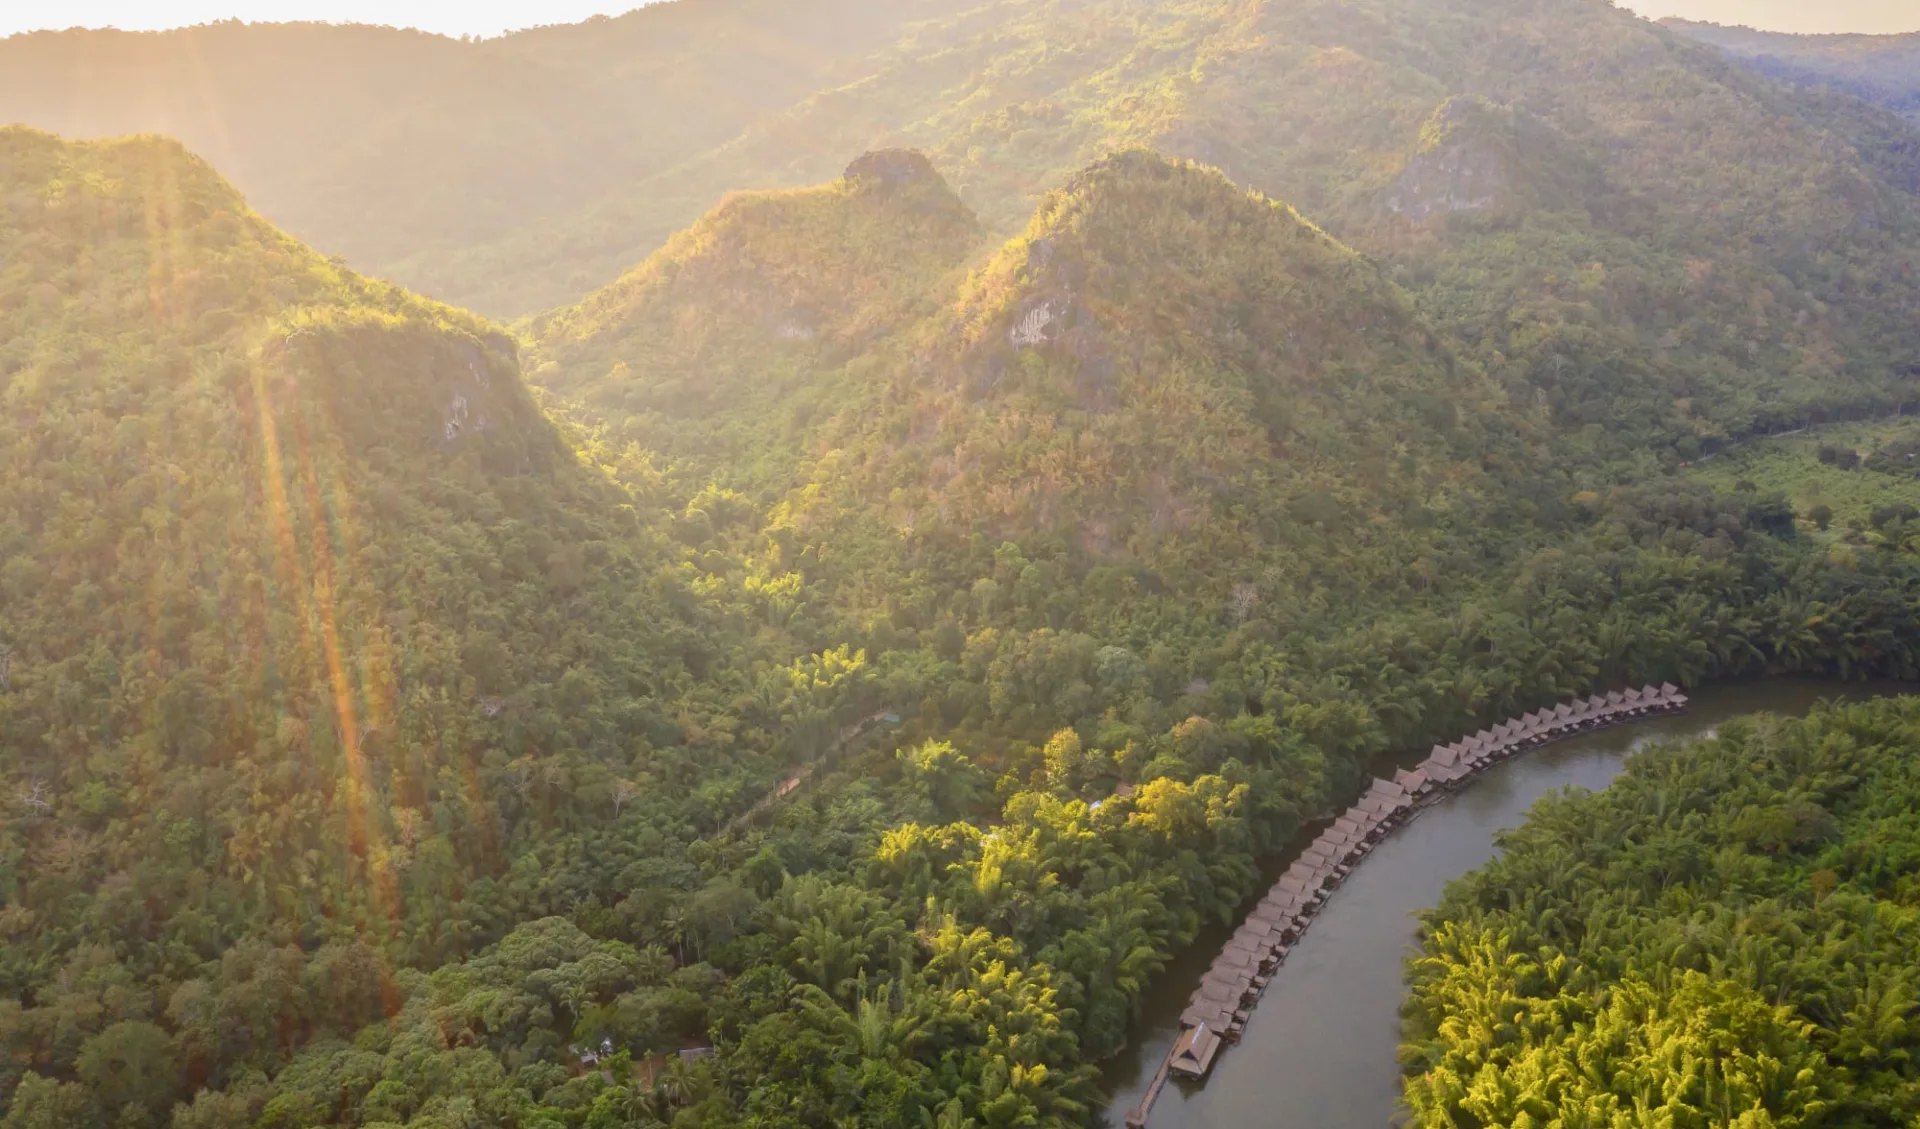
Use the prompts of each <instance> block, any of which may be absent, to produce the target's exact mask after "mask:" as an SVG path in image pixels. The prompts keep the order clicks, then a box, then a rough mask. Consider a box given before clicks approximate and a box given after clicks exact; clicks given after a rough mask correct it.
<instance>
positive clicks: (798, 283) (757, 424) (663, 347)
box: [530, 151, 982, 485]
mask: <svg viewBox="0 0 1920 1129" xmlns="http://www.w3.org/2000/svg"><path fill="white" fill-rule="evenodd" d="M981 240H982V233H981V231H980V228H979V224H978V222H977V221H976V220H975V219H974V217H973V214H972V213H971V212H969V211H968V210H967V209H966V207H965V206H964V205H963V204H961V203H960V201H959V200H958V199H957V198H956V197H955V196H954V195H953V193H952V191H951V190H950V189H948V187H947V185H946V183H945V182H944V181H943V180H941V179H940V176H939V174H938V173H936V172H934V171H933V169H932V168H931V167H930V166H929V165H928V164H927V161H926V158H925V157H923V156H921V155H920V154H918V153H909V152H900V151H883V152H878V153H870V154H867V155H866V156H865V157H862V158H861V159H859V160H857V161H855V162H854V163H853V164H852V165H851V166H849V167H848V169H847V171H846V174H845V175H844V176H842V177H841V178H840V179H839V180H837V181H835V182H833V183H832V184H828V185H825V186H822V187H818V188H812V189H797V190H790V191H786V192H766V193H742V194H738V195H735V196H732V197H730V198H728V200H727V201H726V202H725V203H723V204H722V205H721V206H720V207H719V208H718V209H716V210H715V211H714V212H713V213H712V214H711V215H709V216H707V217H706V218H705V219H703V220H702V221H701V222H699V223H697V224H695V225H694V226H693V227H691V228H689V229H688V230H687V231H685V232H682V233H681V234H680V235H678V236H675V237H674V239H673V240H672V241H671V242H669V243H668V245H667V246H666V247H664V248H662V249H661V250H660V251H658V252H656V253H655V254H654V255H652V256H651V257H649V258H648V259H647V261H646V262H644V263H642V264H641V265H640V266H639V267H637V268H635V269H634V270H633V271H631V272H629V273H628V274H627V275H626V276H625V277H623V278H621V279H620V280H619V281H618V282H615V283H614V284H613V285H611V286H609V287H607V288H605V289H603V290H600V291H598V292H596V293H595V294H593V295H592V296H590V297H588V298H587V299H586V300H585V301H584V302H582V303H581V304H579V305H578V306H574V307H570V308H568V309H564V310H560V311H556V312H555V313H553V314H551V315H548V316H546V317H543V318H540V319H537V320H535V321H534V322H533V323H532V325H531V327H530V328H531V333H532V336H533V340H534V342H535V351H534V355H533V357H532V358H531V360H530V363H531V365H532V367H533V370H534V373H535V377H536V379H538V380H540V381H541V382H542V383H543V384H545V385H546V386H547V387H548V388H550V389H552V390H554V391H555V392H557V393H560V394H561V395H563V396H566V397H568V398H569V399H573V400H577V401H579V402H581V403H583V404H585V405H587V406H588V407H590V408H592V409H593V410H594V411H596V412H598V413H600V414H601V415H602V416H604V417H608V418H612V419H616V420H618V421H619V426H618V427H617V428H616V429H615V434H616V435H617V437H618V439H619V440H620V441H624V442H633V443H638V444H639V445H640V446H641V447H643V448H645V449H646V450H648V451H649V452H653V453H655V454H657V455H659V456H661V457H664V458H665V459H666V460H668V462H669V464H670V467H672V468H676V469H677V470H678V471H679V472H680V474H681V476H682V477H689V478H691V479H694V480H697V481H698V482H700V483H704V482H705V481H707V480H708V479H711V478H714V477H720V478H723V479H724V480H726V481H727V482H728V483H729V484H730V485H754V484H760V485H768V484H775V485H784V484H786V483H788V482H790V481H791V478H792V475H793V474H794V473H795V470H794V467H793V463H792V455H793V450H794V439H795V438H796V437H797V436H798V435H799V434H801V433H803V432H804V431H805V430H806V427H807V423H808V421H809V420H811V419H812V418H813V417H814V416H815V415H819V416H820V417H821V418H825V417H826V416H827V415H831V414H832V413H834V412H836V411H840V410H843V409H846V408H847V405H846V404H845V403H844V401H845V399H846V398H847V397H848V396H854V397H855V398H856V399H857V390H850V389H846V388H842V387H840V385H839V384H838V382H835V381H831V380H828V379H827V374H828V373H829V372H832V371H834V370H836V369H838V368H839V367H840V366H842V365H844V364H845V363H846V362H847V361H849V360H850V359H852V358H854V357H856V356H858V355H860V354H861V353H863V352H864V351H866V350H868V349H870V348H872V347H873V346H874V345H875V344H876V343H877V342H879V341H880V340H881V339H883V338H885V337H887V336H888V335H890V334H892V333H895V332H898V331H899V330H900V329H901V328H902V327H903V326H906V325H908V324H911V323H912V322H914V321H915V320H917V319H919V318H921V317H924V316H926V315H927V314H928V313H929V312H930V311H931V310H932V309H933V308H935V307H936V305H937V303H938V301H939V298H940V297H941V296H942V294H941V288H942V287H943V286H944V287H949V288H950V287H951V286H952V285H953V284H954V282H955V281H956V279H955V278H954V277H950V276H953V275H954V274H955V272H956V271H957V270H958V268H959V266H960V264H961V263H962V262H963V261H965V259H966V257H967V255H968V254H969V253H971V252H972V251H974V250H975V249H976V248H977V247H978V246H979V245H980V243H981ZM783 452H784V453H786V454H787V456H788V458H786V459H785V460H779V459H777V458H776V457H775V456H778V455H780V454H781V453H783ZM776 468H777V469H776Z"/></svg>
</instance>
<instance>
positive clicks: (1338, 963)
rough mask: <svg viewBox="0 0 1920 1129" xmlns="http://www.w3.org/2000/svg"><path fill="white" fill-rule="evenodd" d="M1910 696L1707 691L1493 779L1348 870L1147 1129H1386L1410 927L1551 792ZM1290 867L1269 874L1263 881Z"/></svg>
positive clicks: (1806, 684) (1162, 1008) (1156, 992)
mask: <svg viewBox="0 0 1920 1129" xmlns="http://www.w3.org/2000/svg"><path fill="white" fill-rule="evenodd" d="M1915 689H1916V687H1914V686H1912V685H1906V684H1884V683H1881V684H1868V685H1862V684H1851V685H1847V684H1841V683H1833V682H1824V681H1816V680H1799V679H1782V680H1775V681H1769V682H1761V683H1750V684H1744V685H1731V686H1717V687H1706V688H1703V689H1700V690H1697V691H1689V694H1690V696H1691V698H1692V707H1691V708H1690V709H1689V710H1688V711H1687V712H1686V713H1684V714H1680V715H1678V716H1672V717H1659V718H1652V719H1648V720H1646V721H1641V722H1636V723H1633V724H1629V725H1622V726H1619V727H1617V728H1614V729H1607V730H1603V731H1601V732H1598V733H1589V734H1584V735H1582V736H1578V737H1571V738H1568V739H1567V740H1565V741H1561V742H1559V743H1558V744H1554V745H1550V746H1548V747H1546V748H1544V749H1541V750H1539V751H1537V752H1533V753H1528V754H1525V755H1523V756H1521V757H1518V758H1516V759H1514V760H1510V761H1505V762H1503V763H1501V764H1498V765H1496V766H1494V767H1493V768H1491V769H1489V770H1488V771H1487V772H1485V773H1483V774H1481V775H1480V777H1479V778H1478V779H1477V780H1475V781H1474V782H1473V783H1472V784H1470V785H1468V786H1467V787H1466V788H1464V789H1463V790H1461V791H1459V792H1456V793H1453V794H1452V795H1449V796H1446V797H1444V798H1443V799H1441V800H1440V801H1439V802H1437V803H1435V804H1434V805H1433V806H1432V807H1430V808H1428V809H1427V810H1426V811H1425V812H1423V813H1422V814H1421V815H1420V817H1419V818H1418V819H1416V820H1414V821H1413V822H1412V823H1410V824H1408V825H1407V826H1406V827H1403V828H1401V829H1400V830H1399V831H1398V832H1396V833H1395V834H1394V835H1393V836H1392V837H1391V838H1389V839H1388V840H1387V841H1386V842H1384V843H1382V844H1381V845H1380V846H1379V847H1378V848H1377V849H1375V850H1374V852H1373V853H1372V854H1371V855H1369V856H1368V857H1367V859H1366V861H1365V862H1363V863H1362V864H1361V865H1360V866H1359V867H1357V868H1356V869H1355V870H1354V872H1353V874H1352V875H1351V876H1350V877H1348V878H1347V880H1346V882H1345V883H1344V884H1343V885H1342V886H1341V887H1340V889H1339V890H1337V891H1335V892H1334V894H1333V896H1332V897H1331V898H1330V899H1329V900H1328V902H1327V904H1326V906H1325V907H1323V908H1322V909H1321V910H1320V913H1319V915H1318V916H1317V917H1315V918H1314V921H1313V926H1312V928H1310V929H1308V930H1307V934H1306V937H1305V938H1304V939H1302V940H1301V941H1300V943H1299V944H1296V945H1295V946H1294V947H1293V951H1292V953H1291V954H1290V955H1289V956H1288V957H1287V962H1286V964H1285V965H1283V966H1282V967H1281V969H1280V971H1279V973H1278V974H1276V975H1275V976H1274V978H1273V983H1272V984H1270V985H1269V986H1268V987H1267V990H1266V992H1265V993H1264V994H1263V995H1262V996H1261V998H1260V1003H1259V1006H1258V1007H1256V1008H1255V1009H1254V1011H1253V1018H1252V1019H1251V1021H1249V1022H1248V1024H1247V1030H1246V1034H1245V1036H1244V1037H1243V1038H1242V1039H1241V1041H1240V1043H1239V1044H1238V1045H1236V1046H1231V1047H1228V1048H1226V1049H1225V1050H1223V1051H1222V1052H1221V1055H1220V1057H1219V1059H1218V1060H1217V1061H1216V1062H1215V1063H1214V1067H1213V1072H1212V1074H1211V1075H1210V1076H1209V1077H1208V1078H1207V1080H1206V1081H1204V1082H1200V1083H1190V1082H1184V1081H1180V1080H1178V1079H1175V1080H1171V1081H1169V1082H1168V1084H1167V1087H1166V1089H1165V1090H1164V1091H1163V1092H1162V1093H1161V1095H1160V1100H1159V1101H1158V1102H1157V1103H1156V1104H1155V1106H1154V1109H1153V1116H1152V1117H1151V1118H1150V1119H1149V1120H1148V1122H1147V1127H1148V1129H1246V1127H1248V1126H1258V1127H1259V1129H1385V1127H1386V1126H1388V1125H1390V1124H1392V1123H1393V1122H1394V1121H1395V1120H1396V1113H1397V1112H1398V1109H1399V1100H1400V1071H1399V1067H1398V1065H1397V1064H1396V1061H1395V1057H1394V1054H1395V1050H1396V1048H1397V1047H1398V1045H1399V1041H1400V1014H1399V1009H1400V1000H1401V997H1402V995H1403V992H1404V984H1403V981H1402V977H1403V968H1404V964H1405V961H1406V958H1407V956H1408V955H1409V954H1410V953H1411V952H1412V950H1413V945H1414V927H1415V918H1414V915H1415V914H1416V913H1418V912H1419V911H1421V910H1423V909H1426V908H1427V907H1429V906H1431V905H1433V904H1434V903H1435V902H1437V901H1438V900H1439V898H1440V894H1441V891H1442V890H1443V889H1444V887H1445V886H1446V884H1447V882H1449V881H1450V880H1452V879H1454V878H1458V877H1459V876H1460V875H1462V874H1465V873H1466V872H1468V871H1470V870H1473V869H1476V868H1478V867H1480V866H1482V865H1484V864H1485V863H1486V862H1487V861H1488V860H1489V859H1491V858H1492V857H1493V855H1494V845H1493V840H1494V836H1495V835H1496V834H1497V833H1498V832H1500V831H1502V830H1505V829H1509V828H1513V827H1517V826H1519V825H1520V823H1521V822H1522V821H1523V820H1524V819H1525V817H1526V813H1527V811H1528V809H1530V808H1531V807H1532V806H1533V805H1534V803H1535V802H1536V801H1538V800H1539V799H1540V798H1541V797H1542V796H1544V795H1546V794H1547V793H1549V792H1553V791H1556V790H1558V789H1560V788H1563V787H1566V786H1568V785H1572V786H1575V787H1580V788H1590V789H1600V788H1605V787H1606V786H1607V785H1608V784H1610V783H1612V781H1613V778H1614V777H1615V776H1616V775H1618V774H1619V772H1620V770H1621V767H1622V766H1623V765H1624V764H1625V762H1626V758H1627V755H1628V754H1629V753H1630V752H1632V751H1633V749H1634V748H1635V747H1637V746H1639V745H1642V744H1645V743H1647V742H1650V741H1660V740H1671V739H1677V738H1690V737H1699V736H1705V735H1707V734H1710V733H1711V732H1712V731H1713V728H1714V726H1716V725H1718V724H1719V723H1721V722H1723V721H1725V720H1727V719H1728V718H1731V717H1737V716H1739V715H1741V714H1748V713H1756V712H1761V711H1767V712H1772V713H1776V714H1780V715H1782V716H1798V715H1801V714H1804V713H1805V712H1806V711H1807V710H1808V709H1809V708H1811V707H1812V706H1813V704H1814V703H1815V702H1818V701H1820V700H1822V699H1829V698H1845V699H1862V698H1873V697H1883V696H1886V695H1889V694H1897V693H1904V692H1912V691H1914V690H1915ZM1304 842H1305V840H1303V845H1304ZM1289 862H1291V859H1276V860H1272V866H1271V867H1270V870H1269V873H1270V876H1272V875H1277V874H1278V873H1279V872H1280V871H1281V870H1284V869H1285V867H1286V865H1287V864H1288V863H1289ZM1261 892H1264V888H1263V889H1262V891H1261ZM1257 898H1258V894H1256V895H1255V899H1256V900H1257ZM1236 924H1237V922H1236ZM1232 932H1233V929H1232V927H1231V926H1220V927H1215V928H1212V929H1209V930H1208V931H1207V932H1205V933H1203V934H1202V936H1201V937H1200V938H1199V940H1197V941H1196V942H1195V943H1194V944H1193V946H1191V947H1190V948H1189V949H1188V950H1187V951H1185V952H1183V953H1181V954H1179V955H1178V956H1177V957H1176V958H1175V959H1174V960H1173V961H1172V962H1171V963H1170V964H1169V965H1168V967H1167V970H1166V972H1165V973H1164V974H1163V975H1162V976H1161V977H1160V978H1159V980H1158V982H1157V983H1156V984H1155V985H1154V987H1153V989H1152V990H1151V991H1149V993H1148V995H1147V998H1146V1001H1145V1004H1144V1013H1143V1015H1142V1018H1141V1019H1140V1020H1139V1021H1138V1022H1137V1023H1135V1025H1134V1030H1133V1031H1132V1032H1131V1034H1130V1044H1131V1045H1130V1046H1129V1048H1128V1050H1126V1051H1125V1052H1123V1053H1122V1054H1121V1055H1119V1056H1118V1057H1116V1058H1115V1059H1113V1060H1111V1061H1110V1062H1109V1063H1107V1066H1106V1070H1105V1072H1104V1073H1105V1077H1104V1081H1105V1085H1106V1087H1107V1092H1108V1094H1109V1098H1110V1100H1109V1104H1108V1108H1107V1114H1106V1122H1107V1124H1108V1125H1111V1126H1118V1125H1120V1124H1122V1123H1123V1121H1124V1120H1125V1117H1126V1113H1127V1110H1128V1109H1130V1108H1132V1106H1133V1105H1134V1103H1136V1102H1137V1101H1139V1099H1140V1095H1141V1094H1142V1093H1143V1092H1144V1091H1145V1090H1146V1088H1147V1084H1148V1083H1149V1082H1151V1081H1152V1080H1153V1075H1154V1072H1155V1071H1156V1070H1158V1069H1159V1067H1160V1063H1161V1062H1162V1061H1163V1060H1164V1059H1165V1058H1166V1055H1167V1050H1168V1048H1169V1047H1171V1046H1172V1045H1173V1040H1174V1038H1175V1037H1176V1036H1177V1035H1179V1033H1180V1031H1179V1020H1180V1013H1181V1011H1182V1010H1183V1009H1184V1008H1185V1007H1186V1003H1187V996H1188V995H1189V993H1191V992H1192V991H1193V989H1194V987H1195V986H1196V985H1197V984H1198V983H1199V981H1200V977H1201V975H1202V974H1203V973H1204V972H1205V971H1206V968H1207V965H1208V964H1209V962H1211V961H1212V959H1213V957H1214V956H1215V955H1216V954H1217V953H1218V952H1219V950H1220V947H1221V945H1223V944H1224V943H1225V942H1226V940H1227V938H1228V937H1229V936H1231V935H1232Z"/></svg>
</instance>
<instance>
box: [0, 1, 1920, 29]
mask: <svg viewBox="0 0 1920 1129" xmlns="http://www.w3.org/2000/svg"><path fill="white" fill-rule="evenodd" d="M639 2H640V0H0V35H9V34H12V33H13V32H16V31H30V30H32V29H35V28H45V27H72V26H75V25H79V26H85V27H101V26H106V25H112V26H115V27H124V28H162V27H179V26H180V25H182V24H195V23H206V22H207V21H209V20H218V19H227V18H230V17H234V16H238V17H240V18H241V19H246V20H333V21H336V22H361V23H383V24H396V25H399V26H402V27H418V28H425V29H426V30H428V31H438V32H444V33H446V34H448V35H460V34H463V33H472V34H474V35H498V34H499V33H500V32H502V31H506V30H509V29H511V28H519V27H527V26H530V25H533V24H552V23H572V22H574V21H576V20H582V19H585V18H586V17H588V16H591V15H594V14H596V13H604V14H607V15H618V14H619V13H621V12H624V11H626V10H628V9H630V8H634V7H637V6H638V5H639ZM1626 6H1627V7H1630V8H1632V9H1634V10H1635V11H1637V12H1639V13H1641V14H1642V15H1645V16H1649V17H1654V18H1658V17H1660V16H1686V17H1688V18H1690V19H1697V20H1712V21H1714V22H1716V23H1725V24H1748V25H1750V26H1753V27H1762V28H1770V29H1773V30H1776V31H1803V32H1821V31H1871V32H1894V31H1920V0H1626Z"/></svg>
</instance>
